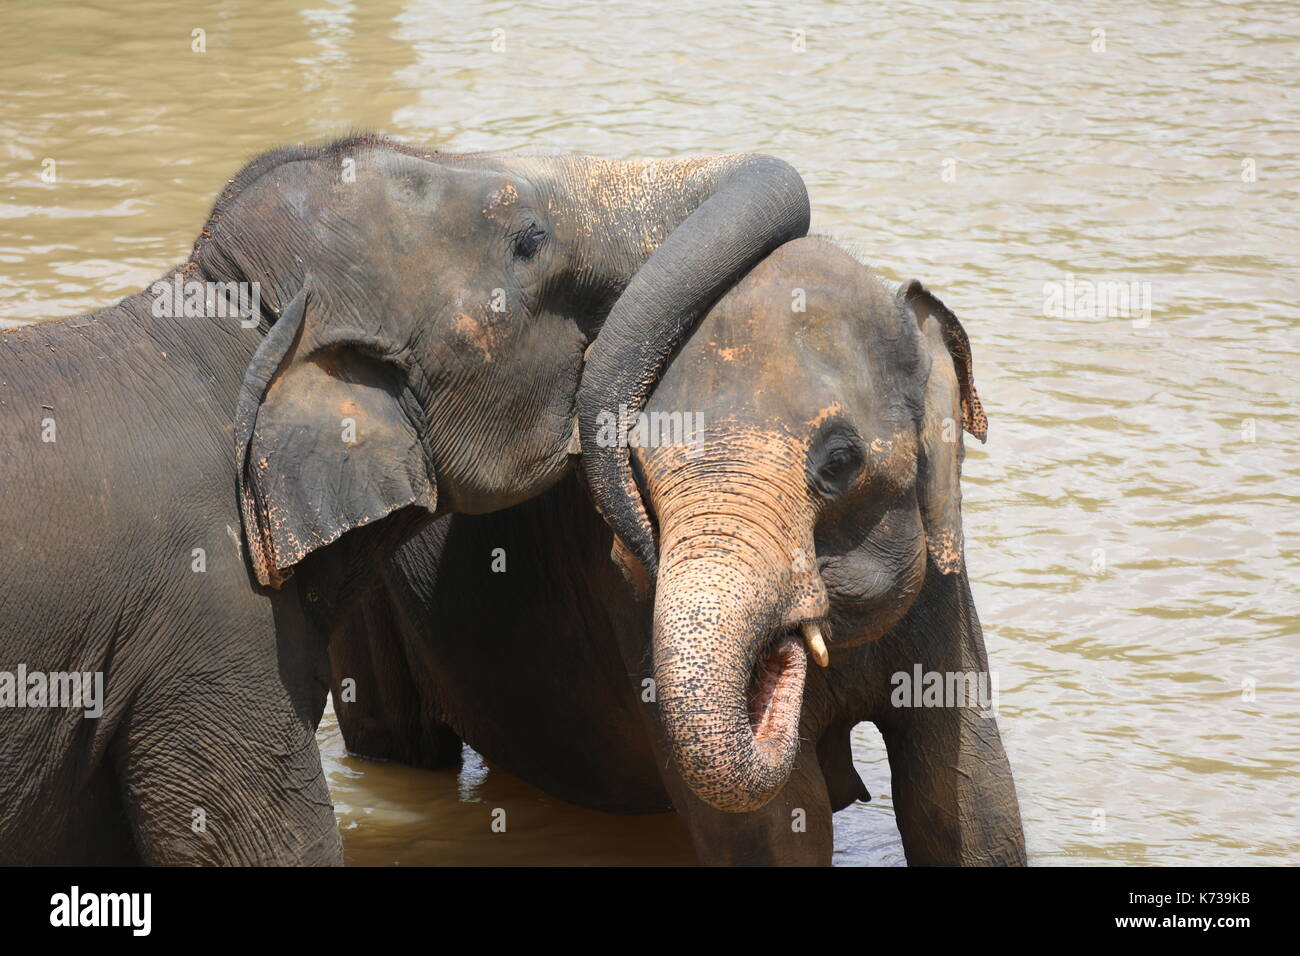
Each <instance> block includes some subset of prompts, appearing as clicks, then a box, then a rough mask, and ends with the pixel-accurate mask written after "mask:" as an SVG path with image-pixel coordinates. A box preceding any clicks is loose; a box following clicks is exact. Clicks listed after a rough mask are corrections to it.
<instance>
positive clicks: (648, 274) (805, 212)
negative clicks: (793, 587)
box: [577, 154, 810, 579]
mask: <svg viewBox="0 0 1300 956" xmlns="http://www.w3.org/2000/svg"><path fill="white" fill-rule="evenodd" d="M586 162H587V164H588V165H587V166H586V167H584V170H585V174H586V175H587V176H588V180H589V181H588V183H587V184H586V185H585V187H584V188H585V189H586V190H587V191H588V192H589V193H594V197H593V198H594V202H593V203H592V204H591V208H593V209H596V210H600V211H601V213H600V214H602V215H604V216H606V217H609V221H608V222H607V223H605V224H598V227H597V229H596V232H598V233H600V234H601V238H602V240H604V241H607V242H609V243H611V244H612V245H613V246H614V247H615V248H620V247H621V249H620V251H619V252H618V253H617V254H619V255H621V256H622V257H623V258H624V260H625V261H626V262H628V263H631V262H636V263H638V264H639V263H641V262H644V263H645V264H644V265H643V266H640V267H639V269H638V270H637V271H636V272H635V275H632V276H631V278H630V281H629V282H628V283H627V286H626V288H625V289H624V290H623V292H622V294H621V295H620V297H619V298H618V300H617V301H616V302H615V303H614V305H613V307H612V308H611V310H610V312H609V315H608V317H607V318H606V320H605V324H604V327H603V328H602V330H601V333H600V335H599V336H598V337H597V338H596V340H595V342H594V344H593V345H592V347H591V350H590V352H589V354H588V356H587V364H586V368H585V370H584V372H583V379H582V386H581V388H580V390H579V392H578V399H577V411H578V426H579V436H580V438H581V444H582V453H583V468H584V470H585V473H586V477H587V482H588V485H589V487H590V488H591V491H592V497H593V500H594V502H595V504H596V507H597V509H598V510H599V511H600V513H601V514H602V515H604V517H605V519H606V521H608V522H609V524H610V526H611V527H612V528H613V529H614V531H615V532H616V533H617V534H618V536H619V538H620V539H621V540H622V541H623V543H624V544H625V545H626V546H627V547H628V548H629V549H630V550H631V552H632V553H633V554H634V555H635V556H636V557H637V558H638V559H639V560H640V562H641V563H642V565H644V567H645V570H646V572H647V573H648V574H649V576H650V578H651V579H653V578H654V576H655V573H656V570H657V565H658V561H657V557H658V555H657V551H656V547H655V534H654V528H653V526H652V525H651V523H650V521H649V518H648V517H647V515H646V510H645V506H644V503H643V502H642V500H641V497H640V494H639V493H638V491H637V487H636V483H635V480H634V479H633V477H632V472H631V467H630V463H629V460H628V451H627V448H626V446H625V445H623V444H622V443H620V442H612V443H611V442H608V441H600V440H599V435H600V433H601V430H602V426H603V425H604V424H605V423H606V422H607V421H608V420H609V419H610V418H611V417H618V416H619V415H620V412H623V413H624V414H625V415H626V416H627V417H628V418H634V417H635V416H636V415H637V414H638V413H639V412H640V411H641V409H642V407H643V406H644V404H645V402H646V399H647V398H648V397H649V395H650V393H651V391H652V390H653V388H654V385H655V383H656V382H657V381H658V378H659V375H660V373H661V372H662V370H663V368H664V366H665V364H666V362H667V360H668V356H669V355H670V354H671V353H672V351H673V350H674V349H675V348H676V347H677V346H678V345H680V344H681V342H682V341H683V340H684V339H685V338H686V337H687V336H688V335H689V334H690V331H691V330H692V329H693V328H694V326H695V324H696V322H697V321H698V320H699V318H700V317H701V316H702V315H704V313H705V312H707V311H708V310H709V308H711V307H712V305H713V303H714V302H715V301H716V300H717V299H718V298H719V297H720V296H721V295H722V294H723V293H724V292H726V291H727V290H728V289H729V288H731V286H732V285H733V284H734V283H735V282H736V281H737V280H738V279H739V278H740V277H741V276H743V275H744V274H745V273H746V272H748V271H749V269H751V268H752V267H753V266H754V265H755V264H757V263H758V262H759V261H760V260H762V259H763V258H764V257H765V256H766V255H767V254H768V253H770V252H771V251H772V250H774V249H775V248H776V247H777V246H779V245H781V244H782V243H785V242H787V241H789V240H791V239H794V238H798V237H799V236H803V235H805V234H807V231H808V223H809V217H810V209H809V203H808V192H807V189H806V188H805V187H804V183H803V180H802V179H801V178H800V176H799V174H798V172H796V171H795V170H794V168H793V167H791V166H790V165H789V164H788V163H786V162H784V161H782V160H779V159H776V158H774V157H772V156H764V155H759V154H742V155H734V156H717V157H708V158H705V159H697V160H666V161H663V162H656V163H620V164H601V163H600V162H599V161H593V160H588V161H586ZM602 225H603V228H601V227H602ZM647 256H648V257H649V258H648V260H647V259H646V257H647Z"/></svg>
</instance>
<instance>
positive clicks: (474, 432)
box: [0, 136, 809, 865]
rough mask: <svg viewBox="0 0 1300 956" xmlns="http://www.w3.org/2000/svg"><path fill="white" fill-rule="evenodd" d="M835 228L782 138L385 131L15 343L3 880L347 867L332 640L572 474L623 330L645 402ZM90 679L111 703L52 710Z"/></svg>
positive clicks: (277, 184) (266, 165)
mask: <svg viewBox="0 0 1300 956" xmlns="http://www.w3.org/2000/svg"><path fill="white" fill-rule="evenodd" d="M808 215H809V210H808V196H807V192H806V191H805V189H804V186H803V182H802V180H801V179H800V178H799V175H798V174H797V173H796V172H795V171H794V170H793V169H792V168H791V167H790V166H789V165H788V164H786V163H784V162H782V161H781V160H778V159H774V158H772V157H768V156H762V155H753V154H744V155H730V156H711V157H703V158H697V159H666V160H657V161H647V162H613V161H609V160H603V159H597V158H593V157H546V158H539V157H527V156H517V155H512V154H504V153H484V154H473V155H454V154H449V153H441V152H436V151H433V150H426V149H421V148H418V147H413V146H406V145H402V144H398V143H393V142H389V141H386V140H382V139H378V138H375V137H373V136H357V137H351V138H348V139H345V140H341V141H338V142H335V143H331V144H328V145H326V146H318V147H294V148H288V149H281V150H276V151H273V152H271V153H268V154H266V155H264V156H261V157H259V158H257V159H255V160H254V161H253V162H251V163H250V164H249V165H248V166H247V167H246V168H245V169H244V170H243V171H241V172H240V173H239V174H238V175H237V176H235V178H234V179H232V180H231V181H230V183H229V185H228V186H227V187H226V188H225V189H224V190H223V191H222V193H221V195H220V196H219V198H218V199H217V202H216V204H215V206H214V208H213V210H212V213H211V215H210V216H209V218H208V221H207V222H206V223H205V224H204V226H203V228H202V230H201V231H200V234H199V237H198V239H197V240H196V242H195V244H194V247H193V251H192V253H191V255H190V257H189V259H188V261H186V262H185V263H184V264H182V265H181V266H179V267H177V268H176V269H173V270H171V271H170V272H168V273H167V274H166V275H165V276H164V277H163V279H162V280H160V281H159V282H157V283H155V284H154V285H152V286H151V287H150V288H149V289H148V290H146V291H144V292H141V293H139V294H137V295H132V296H130V297H128V298H126V299H124V300H122V301H121V302H120V303H118V304H117V305H114V306H111V307H108V308H105V309H101V310H100V311H98V312H94V313H92V314H90V315H85V316H80V317H77V318H75V319H69V320H64V321H56V322H49V323H42V324H36V325H31V326H28V327H24V328H19V329H16V330H12V331H7V332H6V333H5V334H4V335H0V406H3V413H2V414H0V486H2V487H3V488H4V489H5V494H4V496H3V498H2V499H0V542H2V543H0V580H2V581H3V582H4V583H3V586H0V865H2V864H10V865H12V864H75V863H100V862H134V861H143V862H146V863H160V864H180V863H186V864H192V863H230V864H276V863H280V864H283V863H339V862H341V860H342V851H341V845H340V842H339V837H338V834H337V831H336V828H335V823H334V816H333V812H332V808H331V805H330V800H329V793H328V789H327V787H326V784H325V780H324V777H323V775H322V773H321V766H320V758H319V754H318V752H317V750H316V744H315V739H314V735H313V734H314V729H315V727H316V725H317V723H318V722H319V720H320V717H321V714H322V711H323V709H324V705H325V695H326V680H325V678H324V674H325V672H326V671H327V668H328V664H327V660H326V648H325V637H326V633H327V631H328V628H329V626H330V625H331V624H332V622H333V621H334V620H336V618H337V617H338V616H339V615H340V614H342V613H343V612H344V611H346V609H348V608H350V607H352V606H353V605H354V604H355V603H357V602H358V601H359V600H360V596H361V595H362V594H363V593H364V592H365V590H366V587H367V585H368V582H369V580H370V579H371V577H372V576H373V575H374V573H375V569H376V568H377V567H378V566H379V564H380V562H381V559H382V557H383V556H385V555H386V554H388V553H390V552H391V550H392V549H393V548H394V547H396V545H397V544H398V543H400V542H401V541H402V540H403V539H404V538H405V537H406V536H408V535H410V534H411V533H414V532H415V531H416V530H417V529H418V528H419V527H420V526H421V525H422V524H425V523H428V522H429V521H430V520H432V519H434V518H435V517H437V516H439V515H445V514H452V513H483V512H490V511H493V510H496V509H500V508H506V507H509V506H512V505H515V504H517V503H519V502H521V501H524V500H526V499H528V498H529V497H531V496H534V495H537V494H540V493H541V492H544V491H546V490H547V489H548V488H550V487H551V486H552V485H554V484H555V483H556V482H557V481H559V480H560V479H561V478H562V477H563V476H564V475H565V474H566V472H567V471H568V470H569V469H570V467H571V455H570V445H571V440H572V435H573V433H574V430H575V427H576V412H575V403H576V396H577V390H578V386H579V379H580V375H581V373H582V370H583V356H584V354H585V353H586V351H587V349H588V348H589V347H590V346H591V344H592V342H593V341H596V342H599V341H600V337H599V335H598V333H599V334H600V335H603V334H605V333H615V334H616V335H617V334H618V331H619V330H620V329H621V330H623V335H624V336H628V335H630V336H632V337H633V338H634V339H635V343H636V345H635V348H634V349H633V350H631V353H630V354H628V355H624V354H622V352H621V351H620V350H613V351H611V350H609V349H603V348H598V349H595V350H594V353H595V354H593V356H592V358H591V359H590V362H589V363H588V367H589V368H590V369H591V370H592V371H593V372H596V373H600V374H605V375H608V372H607V371H606V372H601V369H602V367H604V366H606V365H608V364H610V363H613V364H616V365H617V366H618V373H619V375H631V377H632V379H633V380H635V381H636V382H637V383H639V384H638V386H637V387H636V388H629V389H628V390H627V394H626V395H625V396H624V397H623V399H622V401H624V402H625V403H626V404H628V405H629V406H636V405H637V404H638V403H639V402H640V401H641V400H642V399H643V396H644V395H645V394H647V393H648V388H649V385H650V384H651V383H652V381H653V379H654V378H655V376H656V375H657V373H658V370H659V369H660V368H661V367H662V365H663V362H664V359H665V358H666V356H668V355H669V354H670V353H671V352H672V350H673V349H674V348H675V346H676V345H677V344H678V342H680V340H681V339H682V338H683V336H684V335H685V334H686V333H687V332H688V331H689V329H690V328H691V327H692V326H693V324H694V323H695V321H696V320H697V319H698V318H699V316H700V315H701V314H702V313H703V312H704V311H705V310H706V309H707V308H708V307H709V306H710V305H711V304H712V303H713V301H714V300H715V299H716V298H717V296H718V295H719V294H721V292H722V291H724V290H725V289H727V288H729V287H730V286H731V285H732V283H734V281H735V280H736V279H737V278H738V277H739V276H740V275H742V274H743V273H744V272H745V271H746V270H747V269H748V268H749V267H750V266H752V265H753V264H754V263H755V262H757V261H759V260H760V259H761V258H762V257H763V256H764V255H766V254H767V253H768V252H770V251H771V250H772V249H774V248H776V247H777V246H778V245H780V244H781V243H782V242H784V241H786V240H788V239H790V238H793V237H795V236H800V235H803V234H804V232H805V231H806V230H807V227H808ZM620 341H623V340H620ZM68 673H73V674H76V675H83V674H84V675H86V676H87V677H88V678H90V679H91V680H90V686H91V687H96V686H102V699H101V700H95V701H88V702H87V701H77V702H73V703H75V704H76V706H73V705H72V703H70V702H69V701H65V700H62V699H60V700H58V701H50V700H49V699H48V695H47V694H46V693H45V691H44V689H43V688H44V687H45V686H46V682H47V681H48V679H49V677H50V675H62V674H68ZM17 674H21V675H23V678H22V679H23V683H24V685H26V682H27V680H28V678H29V676H30V678H31V679H32V680H36V679H37V678H38V677H39V684H40V688H41V692H40V703H39V705H36V704H33V705H32V706H24V705H25V704H26V703H27V702H28V698H27V697H26V696H24V697H23V704H20V705H18V706H10V705H9V704H10V701H11V700H12V698H13V692H14V686H13V679H14V675H17ZM65 683H66V682H65ZM33 686H35V685H33ZM26 690H27V688H26V686H24V687H23V688H22V689H21V690H20V693H23V694H26ZM6 693H7V694H8V695H9V700H7V699H6V696H5V695H6ZM35 699H36V698H35V697H34V696H33V697H32V698H31V700H33V701H34V700H35ZM83 704H84V706H82V705H83ZM91 715H93V716H91Z"/></svg>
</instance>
